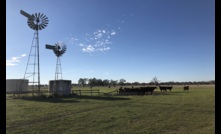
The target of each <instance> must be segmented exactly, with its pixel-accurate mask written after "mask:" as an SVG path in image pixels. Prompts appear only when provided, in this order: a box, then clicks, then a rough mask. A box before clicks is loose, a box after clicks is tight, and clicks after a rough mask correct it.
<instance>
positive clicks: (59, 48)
mask: <svg viewBox="0 0 221 134" xmlns="http://www.w3.org/2000/svg"><path fill="white" fill-rule="evenodd" d="M45 47H46V49H51V50H53V51H54V53H55V55H56V56H57V62H56V70H55V80H59V79H62V70H61V60H60V57H61V56H62V55H63V54H64V53H65V51H66V49H67V47H66V45H65V44H64V43H62V42H58V43H55V45H54V46H52V45H48V44H46V46H45Z"/></svg>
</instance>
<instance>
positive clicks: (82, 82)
mask: <svg viewBox="0 0 221 134" xmlns="http://www.w3.org/2000/svg"><path fill="white" fill-rule="evenodd" d="M206 84H215V80H211V81H187V82H175V81H169V82H160V80H158V79H157V77H154V78H153V79H152V80H151V81H150V82H146V83H145V82H143V83H140V82H126V80H125V79H123V78H122V79H120V80H112V79H111V80H108V79H103V80H102V79H97V78H79V80H78V83H77V84H74V85H75V86H82V87H84V86H90V87H94V86H109V87H111V86H114V87H115V86H130V85H137V86H147V85H156V86H158V85H206Z"/></svg>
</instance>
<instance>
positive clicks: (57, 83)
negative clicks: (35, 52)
mask: <svg viewBox="0 0 221 134" xmlns="http://www.w3.org/2000/svg"><path fill="white" fill-rule="evenodd" d="M45 47H46V49H51V50H53V51H54V53H55V55H56V57H57V62H56V69H55V78H54V81H50V82H49V91H50V92H52V93H57V94H58V95H67V94H70V92H71V88H70V87H71V81H70V80H63V78H62V69H61V60H60V57H61V56H62V55H63V54H64V53H65V51H66V49H67V47H66V45H65V44H64V43H62V42H58V43H56V44H55V45H54V46H53V45H48V44H46V46H45Z"/></svg>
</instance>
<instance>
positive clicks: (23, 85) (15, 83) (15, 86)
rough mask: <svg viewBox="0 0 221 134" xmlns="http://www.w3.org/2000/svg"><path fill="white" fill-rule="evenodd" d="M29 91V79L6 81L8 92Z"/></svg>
mask: <svg viewBox="0 0 221 134" xmlns="http://www.w3.org/2000/svg"><path fill="white" fill-rule="evenodd" d="M15 91H28V80H27V79H6V92H15Z"/></svg>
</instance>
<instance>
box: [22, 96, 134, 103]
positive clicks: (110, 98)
mask: <svg viewBox="0 0 221 134" xmlns="http://www.w3.org/2000/svg"><path fill="white" fill-rule="evenodd" d="M19 99H23V100H27V101H38V102H50V103H77V102H80V99H94V100H105V101H116V100H130V98H124V97H117V96H87V95H81V96H80V95H71V96H63V97H61V96H60V97H58V96H57V97H20V98H19Z"/></svg>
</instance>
